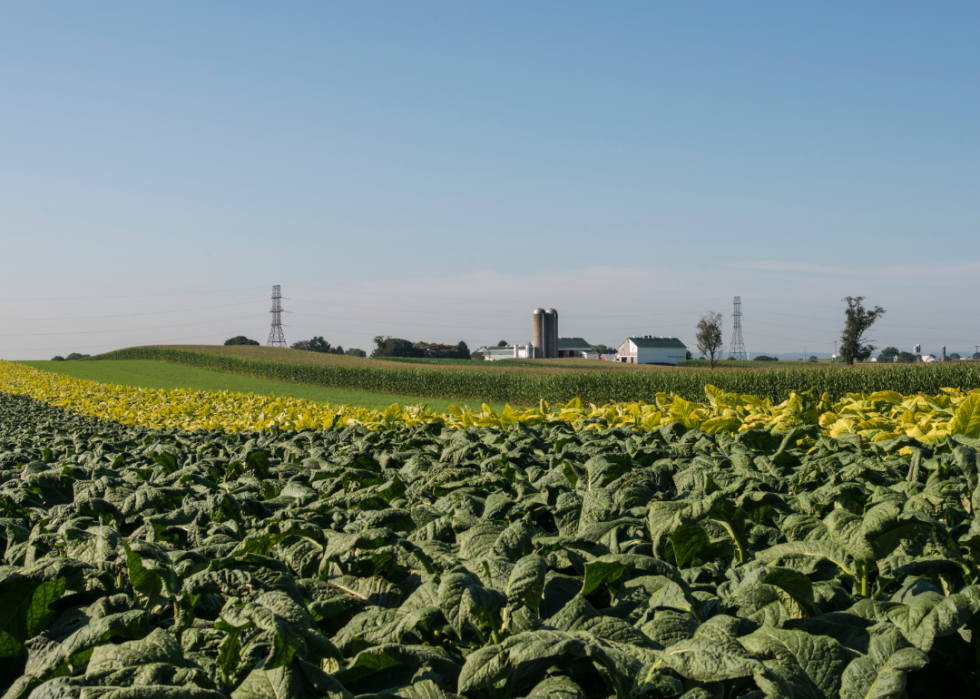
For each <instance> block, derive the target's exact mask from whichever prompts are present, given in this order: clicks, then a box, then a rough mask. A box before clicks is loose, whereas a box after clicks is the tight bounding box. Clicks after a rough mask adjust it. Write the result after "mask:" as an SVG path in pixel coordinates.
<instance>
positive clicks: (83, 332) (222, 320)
mask: <svg viewBox="0 0 980 699" xmlns="http://www.w3.org/2000/svg"><path fill="white" fill-rule="evenodd" d="M264 315H265V314H264V313H261V314H259V315H257V316H256V315H250V316H242V317H240V318H219V319H218V320H202V321H201V322H199V323H180V324H178V325H155V326H151V327H148V328H120V329H118V330H69V331H65V332H57V333H16V334H14V335H0V337H41V336H47V335H91V334H93V333H121V332H138V331H141V330H165V329H167V328H184V327H187V326H188V325H207V324H208V323H225V322H228V321H232V320H246V319H248V318H261V317H263V316H264Z"/></svg>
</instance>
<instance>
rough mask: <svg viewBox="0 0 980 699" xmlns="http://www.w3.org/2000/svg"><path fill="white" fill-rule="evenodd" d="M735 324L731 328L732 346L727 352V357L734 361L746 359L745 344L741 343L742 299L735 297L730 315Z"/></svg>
mask: <svg viewBox="0 0 980 699" xmlns="http://www.w3.org/2000/svg"><path fill="white" fill-rule="evenodd" d="M732 318H734V319H735V322H734V324H733V327H732V346H731V349H730V350H729V352H728V356H729V357H734V358H735V359H746V354H745V343H744V342H742V297H741V296H736V297H735V312H734V313H732Z"/></svg>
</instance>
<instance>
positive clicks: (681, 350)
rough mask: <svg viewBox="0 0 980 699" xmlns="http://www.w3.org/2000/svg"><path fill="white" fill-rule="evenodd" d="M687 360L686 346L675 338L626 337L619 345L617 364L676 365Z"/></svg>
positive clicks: (651, 336) (652, 336)
mask: <svg viewBox="0 0 980 699" xmlns="http://www.w3.org/2000/svg"><path fill="white" fill-rule="evenodd" d="M685 359H687V345H685V344H684V343H683V342H681V341H680V340H678V339H677V338H676V337H655V336H654V335H644V336H643V337H627V338H626V339H625V340H623V342H622V344H620V345H619V352H618V353H617V354H616V361H617V362H624V363H626V364H677V363H678V362H681V361H684V360H685Z"/></svg>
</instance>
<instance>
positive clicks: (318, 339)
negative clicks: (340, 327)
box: [292, 335, 344, 354]
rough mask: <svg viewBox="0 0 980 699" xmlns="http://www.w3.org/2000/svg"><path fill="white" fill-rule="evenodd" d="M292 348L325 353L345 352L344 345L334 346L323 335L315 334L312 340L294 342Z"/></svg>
mask: <svg viewBox="0 0 980 699" xmlns="http://www.w3.org/2000/svg"><path fill="white" fill-rule="evenodd" d="M292 348H293V349H295V350H303V351H304V352H322V353H323V354H343V353H344V348H343V347H332V346H331V345H330V343H329V342H327V341H326V340H324V339H323V336H322V335H315V336H313V338H312V339H310V340H300V341H299V342H294V343H293V344H292Z"/></svg>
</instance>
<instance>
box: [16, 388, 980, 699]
mask: <svg viewBox="0 0 980 699" xmlns="http://www.w3.org/2000/svg"><path fill="white" fill-rule="evenodd" d="M808 401H810V402H808ZM812 408H813V405H812V400H811V398H810V397H807V396H803V397H802V398H801V399H800V403H799V409H800V410H801V411H806V410H810V409H812ZM597 424H598V423H597ZM599 427H600V429H589V430H579V431H575V430H574V429H573V428H572V427H571V426H569V425H568V424H567V423H564V422H557V423H550V424H544V425H538V426H528V425H526V424H524V423H516V424H510V425H507V426H505V427H477V426H472V427H468V428H465V429H459V430H451V429H447V428H443V427H441V426H440V425H438V424H422V425H416V426H407V425H405V424H404V423H403V422H401V421H398V420H396V419H394V415H392V419H390V420H389V421H388V425H387V426H386V427H381V428H380V429H376V430H373V431H372V430H368V429H366V428H364V427H363V426H360V425H352V426H348V427H345V428H343V429H329V430H325V431H313V430H301V431H275V430H268V431H261V432H258V431H253V432H238V433H225V432H223V431H208V430H199V431H195V432H182V431H177V430H162V431H153V430H149V429H145V428H140V427H133V426H124V425H119V424H114V423H108V422H100V421H97V420H93V419H89V418H85V417H81V416H78V415H76V414H71V413H67V412H64V411H61V410H59V409H56V408H52V407H50V406H47V405H44V404H41V403H36V402H33V401H31V400H28V399H25V398H18V397H13V396H10V395H6V394H0V552H2V554H3V561H2V564H0V684H2V687H0V691H2V692H5V694H4V695H3V697H4V699H30V698H31V697H34V699H38V698H43V699H69V698H70V699H77V698H79V697H112V698H115V699H128V698H132V699H137V698H140V699H142V698H144V697H164V698H166V699H222V698H224V699H281V698H283V697H290V698H292V697H300V698H301V699H302V698H306V697H309V698H310V699H319V698H321V697H331V698H332V699H354V697H364V698H365V699H367V698H368V697H372V698H374V699H455V698H458V697H465V698H466V699H506V698H514V699H517V698H519V697H536V698H537V697H547V696H561V697H567V699H578V698H581V699H587V698H591V697H602V698H611V697H616V698H617V699H661V698H662V699H673V698H675V697H687V698H688V699H692V698H705V699H707V698H710V697H807V698H813V699H836V698H838V697H843V698H847V699H851V698H856V697H862V698H865V699H867V698H868V697H893V698H895V699H901V698H902V697H905V696H909V697H920V696H949V697H967V696H975V695H976V694H977V692H978V690H980V671H978V651H977V643H976V636H975V634H976V633H980V558H978V556H980V519H978V518H977V515H976V513H977V509H978V508H980V472H978V470H977V453H978V450H980V441H977V440H976V439H973V438H971V437H969V436H968V435H965V434H964V435H959V434H958V435H956V436H955V437H952V438H944V439H943V441H941V442H933V443H930V444H925V443H920V442H918V441H916V440H915V439H912V438H910V437H901V438H897V439H891V440H885V441H879V442H873V443H871V444H870V446H868V445H867V444H866V443H865V442H863V441H862V440H861V439H860V438H857V436H856V435H849V436H848V435H845V436H842V437H841V438H840V439H831V438H830V437H828V436H824V435H820V434H819V433H818V432H817V431H815V430H803V429H797V430H794V431H791V432H787V433H776V434H773V433H770V432H765V431H761V430H750V431H746V432H742V433H740V434H738V435H734V436H732V435H724V434H712V433H707V432H703V431H701V430H699V429H688V428H687V427H685V425H684V424H683V423H674V424H671V425H669V426H667V427H664V428H663V429H654V430H652V431H650V432H645V431H644V432H640V431H632V430H631V429H628V428H612V429H610V428H606V427H603V426H602V425H599Z"/></svg>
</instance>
